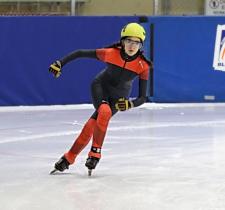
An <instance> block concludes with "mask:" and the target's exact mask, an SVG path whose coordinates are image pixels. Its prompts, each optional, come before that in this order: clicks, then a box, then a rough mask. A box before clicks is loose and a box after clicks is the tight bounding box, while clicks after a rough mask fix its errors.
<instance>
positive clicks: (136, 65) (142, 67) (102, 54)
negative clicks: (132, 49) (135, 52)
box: [96, 48, 149, 80]
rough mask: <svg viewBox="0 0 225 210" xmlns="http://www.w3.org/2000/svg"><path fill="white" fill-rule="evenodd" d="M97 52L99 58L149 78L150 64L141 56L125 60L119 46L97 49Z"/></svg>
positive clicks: (145, 78)
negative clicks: (128, 60)
mask: <svg viewBox="0 0 225 210" xmlns="http://www.w3.org/2000/svg"><path fill="white" fill-rule="evenodd" d="M96 53H97V57H98V58H99V60H101V61H104V62H106V63H111V64H114V65H117V66H119V67H122V68H124V69H125V70H126V69H127V70H129V71H132V72H135V73H136V74H138V75H139V76H140V78H141V79H144V80H147V79H148V69H149V65H148V64H147V63H146V62H145V61H144V60H143V59H142V58H141V57H137V58H136V59H135V60H133V61H130V62H125V61H124V60H123V59H122V57H121V55H120V49H117V48H105V49H97V50H96Z"/></svg>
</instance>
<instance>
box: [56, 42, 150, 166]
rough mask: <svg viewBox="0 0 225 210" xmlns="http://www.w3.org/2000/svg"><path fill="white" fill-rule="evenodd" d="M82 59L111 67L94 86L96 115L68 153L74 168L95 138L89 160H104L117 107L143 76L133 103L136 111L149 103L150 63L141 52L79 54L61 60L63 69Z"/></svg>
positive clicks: (112, 50)
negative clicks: (92, 60)
mask: <svg viewBox="0 0 225 210" xmlns="http://www.w3.org/2000/svg"><path fill="white" fill-rule="evenodd" d="M82 57H88V58H94V59H98V60H100V61H103V62H105V63H106V64H107V67H106V68H105V69H104V70H103V71H102V72H100V73H99V74H98V75H97V76H96V77H95V79H94V80H93V82H92V84H91V91H92V100H93V105H94V107H95V109H96V110H95V112H94V113H93V115H92V116H91V118H90V119H89V120H88V121H87V123H86V124H85V126H84V128H83V129H82V132H81V134H80V135H79V136H78V138H77V139H76V140H75V142H74V144H73V146H72V147H71V149H70V150H69V151H68V152H67V153H65V157H66V159H67V160H68V161H69V163H70V164H72V163H73V162H74V160H75V158H76V156H77V155H78V154H79V153H80V152H81V150H82V149H83V148H84V147H85V146H86V145H87V144H88V142H89V141H90V139H91V137H92V136H93V142H92V148H91V151H90V152H89V156H93V157H97V158H100V157H101V153H100V152H101V147H102V144H103V141H104V137H105V134H106V130H107V127H108V123H109V120H110V118H111V116H112V115H114V114H115V113H116V112H117V110H116V109H115V103H116V102H117V101H118V99H119V98H122V97H124V98H128V97H129V95H130V92H131V88H132V82H133V80H134V79H135V78H136V77H137V76H139V96H138V97H137V98H136V99H135V100H133V101H132V102H133V105H134V107H137V106H140V105H141V104H143V103H144V102H145V101H146V89H147V80H148V72H149V67H150V62H149V61H147V60H146V59H145V57H144V56H143V55H142V53H141V52H140V51H138V53H137V54H135V55H134V56H132V57H130V56H128V55H127V54H126V53H125V52H124V50H123V48H121V47H120V46H117V47H111V48H102V49H97V50H78V51H74V52H72V53H70V54H69V55H67V56H65V57H64V58H62V59H61V60H60V62H61V65H62V66H63V65H65V64H66V63H68V62H70V61H72V60H74V59H77V58H82Z"/></svg>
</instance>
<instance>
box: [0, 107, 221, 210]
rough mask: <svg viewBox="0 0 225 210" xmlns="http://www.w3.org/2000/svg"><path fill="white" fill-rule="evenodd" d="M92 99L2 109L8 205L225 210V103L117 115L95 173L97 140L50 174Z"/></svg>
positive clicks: (1, 154) (0, 204) (0, 159)
mask: <svg viewBox="0 0 225 210" xmlns="http://www.w3.org/2000/svg"><path fill="white" fill-rule="evenodd" d="M93 111H94V110H93V108H92V106H91V105H74V106H46V107H1V108H0V209H1V210H224V209H225V129H224V128H225V104H145V105H144V106H142V107H140V108H135V109H132V110H129V111H127V112H123V113H118V114H117V115H115V116H114V117H113V119H112V120H111V122H110V125H109V129H108V133H107V136H106V139H105V143H104V147H103V153H102V155H103V157H102V159H101V161H100V163H99V165H98V166H97V168H96V170H94V171H93V176H92V177H90V178H89V177H88V175H87V169H86V167H85V166H84V164H85V160H86V157H87V153H88V151H89V149H90V144H89V145H88V146H87V148H85V150H83V151H82V153H81V154H80V156H79V157H78V158H77V160H76V163H75V164H74V165H73V166H71V167H70V169H69V170H67V171H66V172H65V173H63V174H58V175H53V176H51V175H49V172H50V171H51V169H53V165H54V163H55V162H56V161H57V160H58V159H59V158H60V156H61V155H62V154H63V153H64V152H65V151H67V150H68V149H69V148H70V146H71V145H72V143H73V141H74V138H75V137H76V136H77V135H78V134H79V132H80V130H81V128H82V125H83V124H84V123H85V121H86V120H87V119H88V118H89V116H91V114H92V112H93Z"/></svg>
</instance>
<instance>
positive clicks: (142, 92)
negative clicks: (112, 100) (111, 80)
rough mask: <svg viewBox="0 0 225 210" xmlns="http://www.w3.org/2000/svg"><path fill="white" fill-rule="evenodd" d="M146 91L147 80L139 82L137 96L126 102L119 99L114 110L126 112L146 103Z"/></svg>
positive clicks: (123, 99)
mask: <svg viewBox="0 0 225 210" xmlns="http://www.w3.org/2000/svg"><path fill="white" fill-rule="evenodd" d="M146 90H147V80H143V79H140V80H139V96H138V97H137V98H136V99H134V100H127V99H125V98H120V99H119V100H118V101H117V102H116V104H115V108H116V109H117V110H118V111H126V110H128V109H130V108H133V107H137V106H140V105H142V104H143V103H145V102H146Z"/></svg>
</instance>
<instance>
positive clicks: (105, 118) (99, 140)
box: [88, 103, 112, 159]
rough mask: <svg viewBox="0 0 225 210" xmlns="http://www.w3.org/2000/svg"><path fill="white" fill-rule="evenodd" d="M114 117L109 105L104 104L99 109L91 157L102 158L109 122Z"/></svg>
mask: <svg viewBox="0 0 225 210" xmlns="http://www.w3.org/2000/svg"><path fill="white" fill-rule="evenodd" d="M111 116H112V111H111V108H110V106H109V105H108V104H107V103H103V104H101V105H100V106H99V108H98V116H97V120H96V125H95V129H94V133H93V142H92V148H91V151H90V152H89V154H88V156H89V157H96V158H99V159H100V158H101V148H102V145H103V141H104V138H105V134H106V131H107V127H108V124H109V120H110V118H111Z"/></svg>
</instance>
